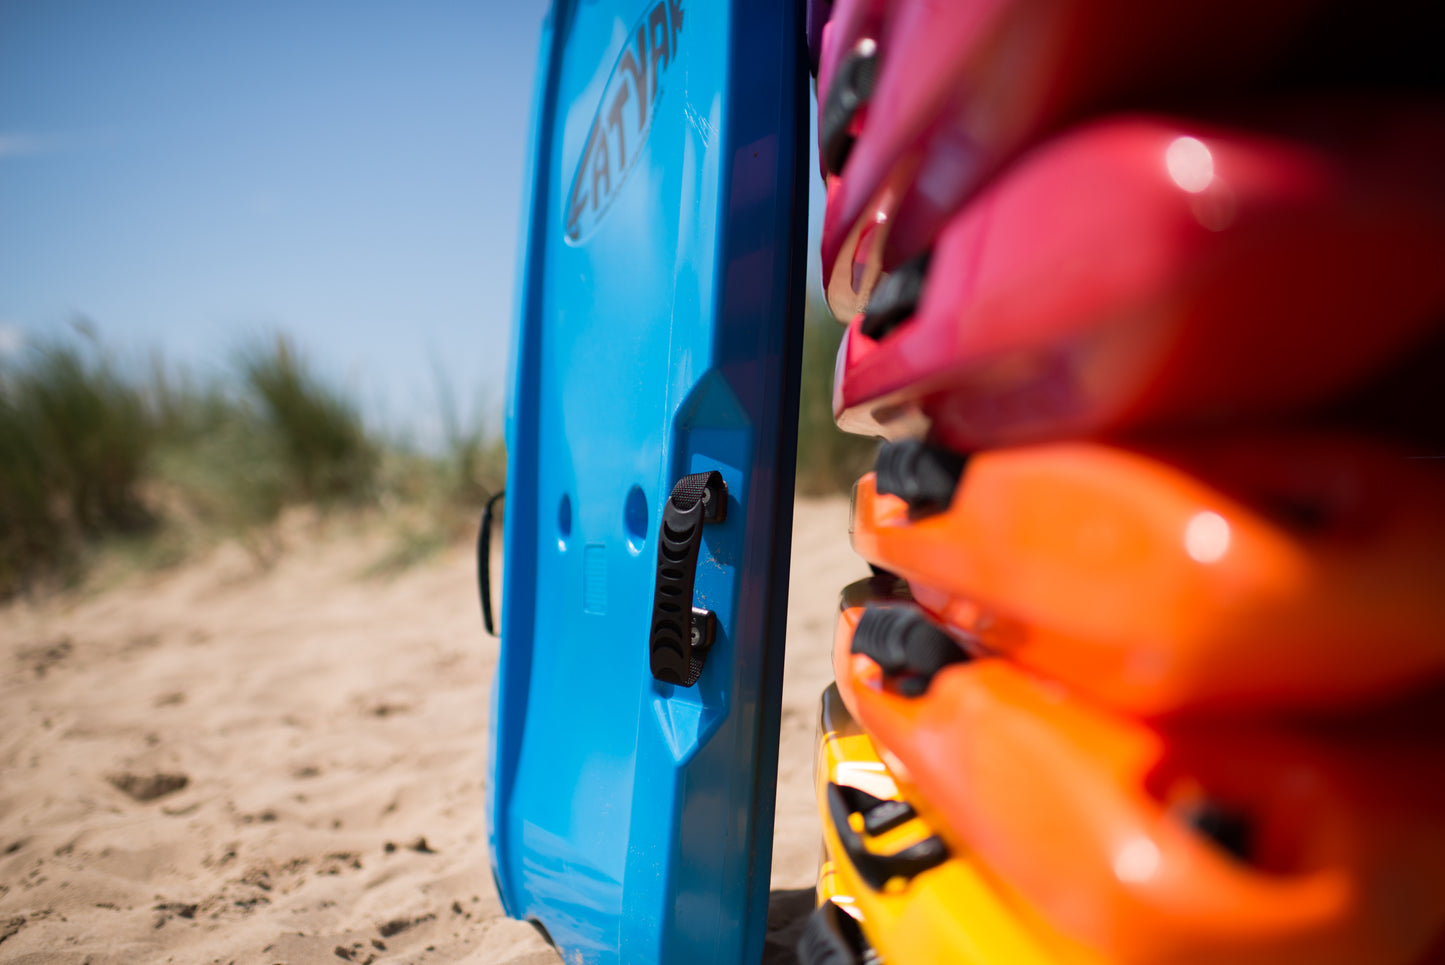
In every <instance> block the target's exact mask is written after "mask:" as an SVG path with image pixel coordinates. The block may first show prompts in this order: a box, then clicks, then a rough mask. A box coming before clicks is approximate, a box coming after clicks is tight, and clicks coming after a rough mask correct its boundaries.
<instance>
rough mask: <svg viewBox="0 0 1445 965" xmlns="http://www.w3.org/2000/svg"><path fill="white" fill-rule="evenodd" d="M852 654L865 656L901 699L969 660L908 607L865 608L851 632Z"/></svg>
mask: <svg viewBox="0 0 1445 965" xmlns="http://www.w3.org/2000/svg"><path fill="white" fill-rule="evenodd" d="M852 652H853V653H858V654H862V655H863V656H865V657H868V658H869V659H870V660H872V661H873V662H874V663H876V664H878V666H879V667H880V668H881V669H882V670H883V676H884V677H886V678H888V679H890V680H893V681H895V682H896V684H897V686H898V690H899V692H900V693H902V694H903V695H904V696H907V697H917V696H921V695H922V694H923V693H925V692H926V691H927V690H928V685H929V684H931V683H932V682H933V677H934V675H935V674H937V673H938V671H940V670H942V669H943V668H944V667H947V666H949V665H950V664H955V663H965V662H967V661H968V660H970V659H972V658H971V657H970V656H969V655H968V653H967V652H966V651H965V650H964V649H963V648H962V647H960V646H959V645H958V642H957V641H955V640H954V639H953V638H952V637H950V636H949V635H948V634H946V633H944V632H943V631H942V630H940V629H939V628H938V627H936V626H934V625H933V624H932V623H931V622H930V621H929V620H928V618H927V617H925V616H924V615H923V614H921V613H919V612H918V611H917V610H915V609H913V608H912V607H902V606H869V607H868V608H867V609H866V610H864V611H863V616H862V617H861V618H859V620H858V628H857V629H856V630H854V631H853V646H852Z"/></svg>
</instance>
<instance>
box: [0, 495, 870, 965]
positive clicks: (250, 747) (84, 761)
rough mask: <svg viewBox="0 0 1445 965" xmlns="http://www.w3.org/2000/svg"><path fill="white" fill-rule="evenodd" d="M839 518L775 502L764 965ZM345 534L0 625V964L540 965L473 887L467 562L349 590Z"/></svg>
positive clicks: (795, 874)
mask: <svg viewBox="0 0 1445 965" xmlns="http://www.w3.org/2000/svg"><path fill="white" fill-rule="evenodd" d="M846 523H847V504H846V502H845V501H844V500H841V499H832V500H804V501H800V502H799V503H798V506H797V526H796V531H795V534H794V551H793V579H792V584H791V590H790V596H791V604H790V607H789V614H788V627H789V635H788V653H787V670H786V679H785V685H784V698H783V699H784V707H783V717H782V754H781V767H780V779H779V784H778V814H777V825H776V828H777V830H776V845H775V849H774V860H773V876H772V887H773V889H774V892H773V903H772V905H773V907H772V914H771V915H770V929H772V930H773V931H774V932H775V934H771V935H770V937H769V948H768V953H767V958H766V960H767V961H769V962H783V961H787V960H788V958H789V955H790V946H791V942H792V939H793V935H794V934H795V933H796V930H797V925H798V920H799V918H800V916H802V915H803V914H805V913H806V912H807V910H808V909H809V908H810V905H811V893H810V889H811V886H812V882H813V875H814V872H815V869H816V861H817V856H818V847H819V831H818V825H817V817H816V814H815V812H814V809H813V808H814V805H813V800H812V788H811V784H810V767H811V760H812V750H813V749H812V740H813V728H814V712H815V708H816V704H817V699H818V694H819V692H820V691H821V690H822V688H823V687H824V686H825V685H826V684H827V682H828V681H829V680H830V679H831V671H830V669H829V664H828V649H829V645H830V642H831V635H832V625H833V616H834V613H835V607H836V600H837V593H838V590H839V589H840V588H841V587H842V586H843V585H844V584H845V583H847V582H849V581H850V580H853V579H856V578H858V577H859V576H861V575H864V574H865V573H866V568H865V567H864V565H863V563H862V562H861V561H860V560H859V559H858V558H857V557H855V556H854V555H853V554H852V552H851V551H850V550H849V548H848V545H847V529H846ZM361 529H362V530H363V531H362V532H355V531H354V530H355V527H349V526H347V525H345V524H340V523H337V522H336V521H331V522H328V523H325V524H322V523H318V522H315V521H311V522H308V523H302V524H299V525H292V526H290V527H288V528H287V529H286V531H285V535H284V537H283V540H282V542H283V544H284V547H285V548H284V549H283V550H282V551H281V552H280V554H279V557H278V558H277V559H275V560H274V561H273V562H272V563H271V564H270V565H268V566H261V565H259V564H258V563H257V561H256V559H255V558H254V557H253V556H252V555H251V554H248V553H247V552H245V551H244V550H242V549H241V548H239V547H237V546H225V547H222V548H220V549H218V550H216V551H214V552H212V553H210V554H208V555H207V556H205V557H204V558H201V559H198V560H196V561H195V562H192V563H189V564H187V565H185V566H182V567H179V568H176V569H173V570H170V571H166V572H162V573H158V574H149V575H139V576H129V577H124V578H121V579H119V580H118V581H115V580H112V581H109V582H110V583H111V584H112V585H110V586H108V587H107V588H105V589H96V588H95V587H94V586H92V587H91V588H90V589H88V590H85V591H82V592H80V593H78V594H71V595H67V596H62V597H52V598H49V599H45V600H42V601H40V602H38V603H37V602H21V603H14V604H11V605H9V606H7V607H5V608H3V609H0V962H5V963H17V965H18V963H30V962H47V963H48V962H55V963H76V965H79V963H91V965H105V963H117V965H118V963H135V962H186V963H204V962H212V963H232V962H234V963H237V965H251V963H258V965H271V963H278V962H286V963H293V965H294V963H309V962H315V963H331V965H335V963H337V962H338V961H351V962H358V963H361V962H377V963H391V962H479V963H497V965H503V963H506V965H547V963H554V962H556V961H558V959H557V956H556V954H555V953H554V952H553V951H552V950H551V949H550V948H549V947H548V946H547V945H546V944H545V943H544V942H543V941H542V940H541V938H540V937H538V935H537V934H536V933H535V932H534V931H533V930H532V928H531V927H530V926H528V925H526V924H523V923H520V922H515V921H510V920H508V919H506V918H505V917H503V915H502V912H501V906H500V904H499V903H498V900H497V896H496V893H495V891H494V889H493V886H492V883H491V875H490V872H489V870H488V861H487V845H486V828H485V818H484V815H483V793H484V789H485V781H486V770H485V739H486V738H485V734H486V727H487V693H488V688H489V687H490V684H491V677H492V673H493V669H494V666H495V663H496V658H497V642H496V641H495V640H493V639H491V638H489V637H487V636H485V635H484V634H483V632H482V629H481V621H480V617H479V614H478V608H477V599H476V589H475V587H476V584H475V577H474V572H473V562H472V556H471V551H470V548H469V547H467V546H465V545H457V546H455V547H452V548H451V549H449V550H447V551H446V552H444V553H442V554H441V555H439V556H438V557H436V558H434V559H432V560H431V561H429V562H426V563H424V564H421V565H419V566H417V567H415V568H413V569H410V570H407V571H405V572H403V573H401V574H400V575H396V576H392V577H389V578H378V577H366V576H364V575H363V572H364V571H365V570H366V569H367V566H368V564H369V563H371V562H372V561H374V560H375V559H376V558H377V557H379V556H380V555H381V554H382V553H384V552H385V549H386V543H385V540H386V539H387V538H388V537H387V536H386V534H385V533H383V532H381V531H380V530H379V528H378V527H376V526H371V527H369V528H368V527H361Z"/></svg>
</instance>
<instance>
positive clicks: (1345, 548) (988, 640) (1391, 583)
mask: <svg viewBox="0 0 1445 965" xmlns="http://www.w3.org/2000/svg"><path fill="white" fill-rule="evenodd" d="M903 445H905V446H914V447H918V446H919V444H917V443H904V444H903ZM895 453H896V450H895V449H894V448H892V447H886V448H885V450H884V454H883V456H882V457H880V466H884V465H885V463H886V462H888V460H889V459H890V458H892V457H893V456H894V454H895ZM925 455H926V453H925ZM945 458H947V457H946V455H945ZM954 458H958V457H954ZM892 461H893V462H894V463H898V462H899V460H898V459H896V458H892ZM912 465H913V464H908V465H906V466H905V469H904V470H896V471H894V472H893V473H892V474H891V475H892V477H897V478H889V473H888V472H886V471H885V473H884V485H883V487H882V488H883V489H884V490H885V491H886V490H890V489H892V490H894V491H898V492H905V493H906V492H908V491H909V490H908V487H909V485H910V484H912V483H913V482H914V479H913V477H912V476H910V475H909V473H911V472H913V469H912V468H911V467H912ZM954 471H955V472H957V469H956V468H955V470H954ZM877 478H878V476H877V474H869V475H867V476H864V477H863V478H862V479H861V480H860V481H859V482H858V485H857V487H856V489H855V493H854V508H853V518H852V539H853V547H854V549H856V550H857V551H858V552H859V553H860V554H861V555H862V556H863V557H864V558H865V559H867V560H868V561H869V562H871V563H873V564H876V565H877V566H880V567H883V568H885V569H887V570H889V571H891V572H894V573H897V574H898V575H900V576H902V577H904V578H906V579H907V580H908V582H909V584H910V586H911V587H912V590H913V595H914V596H915V598H916V599H917V600H918V602H919V603H920V604H922V605H923V606H924V607H925V608H926V609H927V610H929V611H930V612H932V613H934V614H935V615H937V616H938V617H940V618H941V619H943V620H944V621H945V622H947V623H950V624H953V625H955V626H959V627H964V628H967V629H969V630H970V631H971V632H972V633H973V634H974V636H975V640H976V642H977V645H978V647H979V648H980V650H982V651H989V652H996V653H1000V654H1003V655H1006V656H1008V657H1010V658H1012V659H1015V660H1017V661H1018V662H1019V663H1021V664H1024V665H1026V666H1028V667H1030V668H1031V669H1033V670H1036V671H1038V672H1039V673H1041V674H1044V675H1045V676H1048V677H1053V678H1056V679H1058V680H1061V681H1064V682H1066V683H1067V684H1068V685H1069V686H1070V687H1071V688H1075V689H1077V690H1080V691H1084V692H1086V693H1087V694H1089V695H1090V696H1092V697H1094V698H1097V699H1098V700H1100V701H1102V702H1104V703H1107V704H1109V705H1111V706H1113V707H1115V708H1118V709H1122V710H1125V711H1128V712H1130V713H1133V714H1138V715H1142V716H1149V717H1153V716H1160V715H1167V714H1174V713H1178V712H1182V711H1197V710H1201V709H1208V710H1220V709H1231V710H1235V709H1270V710H1300V709H1326V710H1337V709H1338V708H1340V707H1343V706H1347V705H1361V704H1365V703H1369V702H1372V701H1378V700H1382V699H1385V698H1388V697H1392V696H1395V695H1398V694H1401V693H1404V692H1407V691H1410V690H1412V689H1419V688H1423V687H1426V686H1428V685H1430V684H1431V683H1432V682H1433V681H1435V680H1438V679H1439V678H1440V677H1441V675H1442V671H1445V629H1442V628H1445V476H1442V473H1441V470H1440V464H1438V463H1436V462H1432V461H1430V460H1423V459H1420V460H1415V459H1408V458H1405V457H1403V456H1402V455H1401V454H1400V453H1399V452H1396V451H1394V450H1392V449H1389V448H1386V447H1384V446H1380V445H1378V444H1375V443H1371V442H1368V441H1364V440H1360V439H1356V438H1350V437H1345V436H1338V435H1335V436H1323V435H1284V434H1273V435H1268V434H1256V435H1254V436H1251V437H1247V438H1245V437H1241V438H1237V439H1230V440H1222V441H1218V440H1216V441H1210V440H1200V441H1196V442H1194V443H1192V444H1190V445H1189V446H1188V447H1184V446H1180V447H1176V448H1172V449H1165V448H1155V449H1152V450H1144V449H1125V448H1117V447H1111V446H1106V445H1101V444H1094V443H1062V444H1051V445H1040V446H1032V447H1026V448H1018V449H1011V450H998V451H991V452H984V453H980V454H977V455H975V456H973V457H972V458H971V459H969V460H968V463H967V468H966V469H965V470H963V471H962V476H961V478H960V479H959V481H958V482H957V484H956V486H953V487H952V490H951V491H950V490H949V489H948V488H947V487H945V488H944V490H943V491H942V492H941V493H940V492H935V493H934V494H933V495H932V497H931V499H932V500H933V502H932V504H931V506H930V507H927V508H929V509H939V510H941V511H937V512H929V513H920V512H919V502H918V498H919V497H916V496H910V499H913V500H914V505H913V507H912V508H910V505H909V503H908V501H906V500H905V499H904V498H902V497H900V496H895V495H889V494H886V492H885V493H880V492H879V491H878V489H879V486H878V484H877ZM937 488H938V486H937V485H936V484H935V485H934V489H935V490H936V489H937Z"/></svg>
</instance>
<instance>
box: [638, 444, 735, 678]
mask: <svg viewBox="0 0 1445 965" xmlns="http://www.w3.org/2000/svg"><path fill="white" fill-rule="evenodd" d="M727 502H728V488H727V484H726V483H724V482H723V478H722V473H720V472H717V471H716V470H714V471H713V472H698V473H693V474H692V475H690V476H683V477H682V478H681V479H679V480H678V482H677V485H676V486H674V487H672V495H670V496H668V497H667V504H666V505H665V506H663V507H662V523H661V524H660V525H659V526H658V531H657V583H656V589H655V590H654V591H653V594H652V630H651V632H650V633H649V634H648V639H647V649H648V659H649V662H650V664H651V668H652V676H653V677H655V678H657V679H658V680H661V681H663V682H664V683H669V684H678V685H680V686H683V687H691V686H692V685H693V684H695V683H697V679H698V677H700V676H701V675H702V662H703V658H704V657H705V656H706V655H707V649H708V647H709V646H711V645H712V638H713V633H714V631H715V628H716V626H717V618H716V617H715V616H714V615H713V613H712V612H711V611H709V610H703V609H699V608H697V607H694V606H693V605H692V591H693V583H694V581H695V580H696V578H697V551H698V549H699V547H701V546H702V527H703V523H721V522H722V521H723V519H725V518H726V516H727Z"/></svg>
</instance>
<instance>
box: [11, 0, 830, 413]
mask: <svg viewBox="0 0 1445 965" xmlns="http://www.w3.org/2000/svg"><path fill="white" fill-rule="evenodd" d="M546 7H547V0H427V2H425V3H412V4H407V3H402V2H380V0H354V2H339V0H294V2H282V0H256V2H249V0H248V2H241V0H232V2H224V3H223V2H202V0H190V2H186V0H0V351H6V350H14V348H15V346H16V344H17V343H18V342H20V341H22V340H35V339H36V338H44V337H45V336H47V335H54V334H57V333H60V332H63V331H65V330H66V329H67V328H68V326H69V325H70V322H71V320H72V319H74V318H75V317H77V316H84V317H86V318H88V319H89V320H91V321H92V322H93V323H94V325H95V326H96V328H97V329H98V330H99V332H100V335H101V337H102V339H103V340H104V342H105V343H106V344H107V345H109V346H112V347H113V348H115V349H117V350H118V352H119V353H120V355H121V356H122V357H123V358H129V359H132V360H135V361H143V360H144V359H145V358H146V357H147V356H148V354H149V353H150V352H151V351H153V350H156V349H159V350H161V351H162V352H163V354H164V356H165V357H166V358H168V359H170V360H172V361H176V362H180V363H183V364H186V365H188V366H190V367H192V368H194V369H198V370H201V371H207V370H215V369H217V368H219V367H221V366H223V365H225V364H226V362H227V359H228V358H229V356H230V354H231V353H232V351H233V350H234V348H235V346H237V345H238V344H239V343H240V342H241V341H242V340H243V339H245V338H246V337H248V336H252V335H254V334H255V333H257V332H269V331H283V332H286V333H289V334H291V335H293V336H294V337H295V338H296V339H297V341H298V342H300V344H301V345H302V347H303V348H304V349H306V350H307V351H308V353H309V355H310V356H311V358H312V359H313V360H314V361H316V362H318V363H320V366H321V368H322V369H323V370H324V371H325V372H326V373H327V374H328V375H330V376H331V377H332V378H334V379H336V380H338V381H339V382H341V383H342V384H343V385H346V386H348V387H350V388H352V389H354V390H355V391H356V392H357V393H358V394H359V395H360V396H361V397H362V398H363V399H365V401H366V409H367V413H368V415H369V416H370V417H371V418H372V419H373V420H374V421H376V422H377V423H379V424H380V425H382V426H384V427H386V428H389V429H391V430H400V429H402V428H410V429H416V430H419V431H420V432H421V433H422V435H423V437H424V438H434V435H433V434H434V433H435V431H436V429H437V426H438V425H439V422H440V418H439V412H440V409H439V405H438V400H437V389H436V379H435V376H434V372H435V368H436V367H437V366H440V367H441V368H442V370H443V371H444V372H445V375H446V377H447V379H448V380H449V381H450V382H451V384H452V386H453V389H454V392H455V395H456V397H457V402H458V406H459V408H463V409H466V410H469V411H473V412H475V411H477V410H478V409H484V410H485V411H486V412H487V413H488V415H489V416H490V417H492V418H494V419H498V420H499V417H500V413H501V409H502V403H503V398H502V396H503V392H504V387H505V370H506V359H507V348H508V346H507V342H508V336H509V331H510V325H511V316H512V310H513V303H512V296H513V292H512V285H513V280H514V277H515V270H514V268H515V257H516V251H515V249H516V244H517V240H518V230H517V223H518V215H519V213H520V212H519V207H520V202H521V187H522V181H523V171H522V162H523V155H524V153H525V140H526V136H527V129H528V112H529V111H530V108H531V95H532V83H533V77H534V71H535V68H536V62H537V53H538V41H539V34H540V28H541V23H542V19H543V17H544V15H545V12H546ZM811 130H812V128H810V132H811ZM811 139H812V138H811V136H810V140H811ZM816 170H817V164H816V158H815V159H814V161H813V163H812V166H811V167H810V168H809V181H810V185H811V186H812V187H813V188H814V190H813V192H812V193H813V201H814V204H813V210H812V215H813V219H812V220H813V222H814V224H813V232H814V238H813V241H812V242H811V243H810V252H815V251H816V231H817V222H818V221H819V220H820V217H821V194H822V192H821V190H818V189H817V188H818V186H817V183H816V174H815V172H816ZM809 265H810V269H811V271H812V272H813V273H816V270H817V268H816V254H810V259H809ZM813 284H814V285H815V286H816V284H817V282H816V280H815V281H814V282H813Z"/></svg>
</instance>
